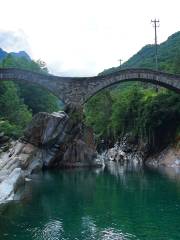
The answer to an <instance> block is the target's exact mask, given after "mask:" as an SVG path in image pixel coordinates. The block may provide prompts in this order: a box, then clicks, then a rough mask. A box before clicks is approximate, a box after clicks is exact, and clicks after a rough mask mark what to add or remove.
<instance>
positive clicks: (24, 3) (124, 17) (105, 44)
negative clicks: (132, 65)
mask: <svg viewBox="0 0 180 240" xmlns="http://www.w3.org/2000/svg"><path fill="white" fill-rule="evenodd" d="M0 6H1V10H0V48H3V49H4V50H6V51H20V50H25V51H26V52H27V53H28V54H29V55H30V56H31V58H33V59H34V60H38V59H41V60H43V61H45V62H46V64H47V66H48V69H49V70H50V72H51V73H52V74H56V75H59V76H93V75H96V74H98V73H99V72H102V71H103V70H104V69H107V68H111V67H116V66H118V64H119V61H118V60H119V59H122V60H123V61H127V60H128V58H130V57H131V56H132V55H134V54H135V53H136V52H137V51H139V50H140V49H141V48H142V47H143V46H144V45H146V44H153V43H154V28H153V25H152V23H151V20H152V19H153V20H154V19H155V18H157V19H159V20H160V26H159V28H158V43H160V42H163V41H165V40H166V39H167V38H168V36H170V35H171V34H173V33H175V32H177V31H179V30H180V17H179V9H180V0H171V1H169V0H0Z"/></svg>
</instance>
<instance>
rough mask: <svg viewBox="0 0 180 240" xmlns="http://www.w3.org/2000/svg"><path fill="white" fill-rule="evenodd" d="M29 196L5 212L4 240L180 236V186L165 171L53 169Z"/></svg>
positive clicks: (0, 233) (0, 225)
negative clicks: (160, 172)
mask: <svg viewBox="0 0 180 240" xmlns="http://www.w3.org/2000/svg"><path fill="white" fill-rule="evenodd" d="M29 184H30V188H31V194H30V198H29V199H28V201H27V200H25V201H22V202H17V203H11V204H9V205H8V207H7V208H6V211H4V212H3V213H1V215H0V239H2V240H6V239H7V240H16V239H17V240H25V239H26V240H31V239H33V240H47V239H48V240H90V239H97V240H109V239H112V240H116V239H118V240H126V239H128V240H130V239H140V240H144V239H146V240H162V239H163V240H169V239H170V238H171V239H172V240H176V239H180V232H179V229H180V224H179V223H180V187H179V183H178V181H176V180H173V181H170V180H169V179H168V178H167V177H166V175H162V174H158V173H157V172H156V171H154V170H152V171H149V170H146V169H142V168H141V167H138V166H135V167H134V166H133V168H132V167H130V166H127V167H126V168H124V167H123V166H121V165H119V164H118V163H115V162H111V163H109V164H108V165H107V166H106V167H105V169H104V171H102V169H98V170H96V169H94V170H87V169H86V170H85V169H82V170H81V169H78V170H74V169H73V170H67V171H60V172H59V171H51V172H44V174H43V175H42V176H40V177H38V178H36V179H34V180H33V181H31V182H30V183H29Z"/></svg>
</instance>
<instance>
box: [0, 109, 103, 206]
mask: <svg viewBox="0 0 180 240" xmlns="http://www.w3.org/2000/svg"><path fill="white" fill-rule="evenodd" d="M77 116H78V113H77V112H76V110H75V111H72V112H71V113H70V115H67V113H65V112H57V113H52V114H49V113H38V114H36V115H35V116H34V117H33V119H32V122H31V123H30V124H29V126H28V127H27V128H26V130H25V131H24V136H23V137H22V138H21V139H19V140H17V141H14V142H11V143H8V144H9V145H8V150H7V151H6V152H2V153H1V154H0V203H3V202H6V201H9V200H14V199H15V194H16V192H17V189H18V188H19V186H20V185H22V184H25V182H26V181H25V179H31V176H32V174H35V173H38V172H39V171H41V170H42V169H43V168H70V167H97V166H99V165H100V164H99V163H97V162H96V156H97V152H96V146H95V143H94V136H93V131H92V129H90V128H88V127H87V126H85V125H84V124H83V121H81V118H78V117H77Z"/></svg>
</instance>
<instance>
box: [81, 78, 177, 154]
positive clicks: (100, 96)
mask: <svg viewBox="0 0 180 240" xmlns="http://www.w3.org/2000/svg"><path fill="white" fill-rule="evenodd" d="M149 82H150V81H149ZM161 86H162V84H161ZM85 115H86V122H87V124H88V125H89V126H92V127H93V129H94V132H95V135H96V139H97V143H99V144H100V143H101V141H103V142H105V143H106V145H107V146H106V148H108V147H111V146H112V145H113V144H114V143H115V141H118V139H120V138H121V139H122V137H124V136H126V135H129V138H130V139H131V141H134V142H137V141H138V142H141V144H143V143H144V144H145V143H146V145H147V146H148V147H149V148H151V149H149V150H150V151H157V150H159V149H161V148H163V147H164V146H165V145H167V144H168V143H170V142H171V141H172V139H174V138H175V137H176V136H178V135H179V129H180V94H178V93H176V92H175V91H172V89H171V90H170V89H167V88H161V89H160V90H159V92H158V93H157V92H156V91H155V89H154V88H153V87H151V86H149V85H148V87H146V86H144V85H142V84H141V83H140V82H139V81H135V80H131V81H129V82H125V81H121V82H120V84H117V83H116V84H110V85H109V86H108V88H107V87H104V88H102V89H101V90H99V91H97V92H96V93H95V94H93V95H92V96H91V97H90V98H89V99H88V101H87V102H86V104H85Z"/></svg>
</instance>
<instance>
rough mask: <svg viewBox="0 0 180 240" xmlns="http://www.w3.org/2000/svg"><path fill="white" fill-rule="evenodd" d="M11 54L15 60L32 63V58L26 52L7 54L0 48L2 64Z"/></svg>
mask: <svg viewBox="0 0 180 240" xmlns="http://www.w3.org/2000/svg"><path fill="white" fill-rule="evenodd" d="M8 54H10V55H11V56H13V57H15V58H25V59H26V60H28V61H31V58H30V56H29V55H28V54H27V53H26V52H25V51H19V52H10V53H8V52H6V51H4V50H3V49H2V48H0V62H2V61H3V60H4V59H5V58H6V57H7V55H8Z"/></svg>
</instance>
